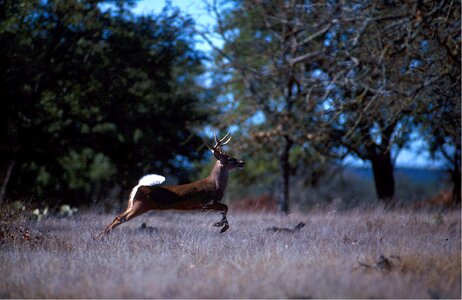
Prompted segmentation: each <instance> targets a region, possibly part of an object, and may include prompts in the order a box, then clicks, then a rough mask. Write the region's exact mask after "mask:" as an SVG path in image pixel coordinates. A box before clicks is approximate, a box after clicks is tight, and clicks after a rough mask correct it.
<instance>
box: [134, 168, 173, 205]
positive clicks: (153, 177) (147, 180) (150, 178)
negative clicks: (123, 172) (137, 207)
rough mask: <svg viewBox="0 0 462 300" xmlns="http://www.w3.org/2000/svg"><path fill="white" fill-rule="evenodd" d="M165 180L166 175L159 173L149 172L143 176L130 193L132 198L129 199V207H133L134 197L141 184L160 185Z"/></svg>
mask: <svg viewBox="0 0 462 300" xmlns="http://www.w3.org/2000/svg"><path fill="white" fill-rule="evenodd" d="M164 181H165V177H164V176H161V175H157V174H148V175H144V176H143V177H141V179H140V181H138V184H137V185H136V186H135V187H134V188H133V189H132V192H131V193H130V199H129V200H128V208H131V207H132V206H133V198H135V194H136V191H137V190H138V188H139V187H140V186H143V185H145V186H153V185H159V184H161V183H162V182H164Z"/></svg>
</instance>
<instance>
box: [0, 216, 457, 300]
mask: <svg viewBox="0 0 462 300" xmlns="http://www.w3.org/2000/svg"><path fill="white" fill-rule="evenodd" d="M114 217H115V216H114V215H96V214H92V213H80V214H77V215H76V216H73V217H67V218H59V217H49V218H45V219H43V220H41V221H39V222H37V221H28V220H27V219H25V218H24V217H21V216H19V217H15V216H10V215H8V216H5V217H4V218H2V219H1V224H0V225H1V228H0V229H1V231H0V243H1V244H0V245H1V247H0V271H1V274H2V279H1V280H0V298H10V297H11V298H32V297H33V298H50V297H51V298H62V297H65V298H87V297H91V298H94V297H97V298H107V297H109V298H121V297H122V298H144V297H148V298H159V297H160V298H178V297H180V298H229V297H232V298H242V297H245V298H309V297H310V298H313V297H314V298H325V297H328V298H377V297H378V298H432V297H433V298H437V297H441V298H460V296H461V252H460V251H461V223H460V211H452V212H448V213H445V214H438V213H429V212H407V211H388V212H385V211H383V210H379V209H378V210H373V211H366V212H365V211H349V212H316V213H315V212H313V213H309V214H293V215H290V216H288V217H282V216H278V215H272V214H243V213H233V212H232V211H231V212H230V214H229V216H228V219H229V221H230V226H231V227H230V229H229V231H228V232H226V233H224V234H221V235H220V234H219V233H218V232H219V229H218V228H215V227H212V226H211V224H212V223H213V222H215V221H218V220H219V219H220V216H219V215H218V214H213V213H175V212H162V213H160V212H153V213H149V214H146V215H144V216H140V217H138V218H136V219H134V220H132V221H130V222H128V223H127V224H124V225H122V226H120V227H119V228H117V229H116V230H115V231H114V232H113V233H112V234H111V235H110V236H109V237H108V238H107V239H104V240H102V241H94V240H93V239H92V235H93V234H95V233H96V232H98V231H99V230H101V229H102V228H103V226H104V225H106V224H107V223H109V222H110V221H111V220H112V219H113V218H114ZM143 222H146V223H147V224H148V225H149V226H151V228H149V227H148V229H147V230H141V229H139V227H140V225H141V224H142V223H143ZM299 222H304V223H305V224H306V226H305V227H304V228H302V229H301V230H299V231H295V232H285V231H281V232H279V231H273V230H268V228H271V227H273V226H276V227H288V228H290V227H293V226H295V225H296V224H298V223H299ZM381 255H383V257H382V259H379V257H380V256H381Z"/></svg>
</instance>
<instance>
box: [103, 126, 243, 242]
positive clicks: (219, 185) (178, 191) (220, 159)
mask: <svg viewBox="0 0 462 300" xmlns="http://www.w3.org/2000/svg"><path fill="white" fill-rule="evenodd" d="M228 136H229V133H228V134H226V135H225V136H224V137H223V138H222V139H218V138H217V136H216V135H215V146H213V147H212V146H210V145H209V144H207V142H205V140H204V143H205V145H206V146H207V147H208V148H209V149H210V150H211V151H212V153H213V155H214V157H215V158H216V159H217V161H216V163H215V166H214V167H213V169H212V171H211V172H210V174H209V176H207V178H205V179H201V180H198V181H194V182H191V183H188V184H182V185H172V186H161V185H159V184H161V183H162V182H163V181H164V180H165V178H164V177H163V176H160V175H155V174H150V175H146V176H144V177H143V178H141V179H140V181H139V183H138V185H136V186H135V187H134V188H133V190H132V192H131V194H130V198H129V200H128V207H127V210H126V211H125V212H124V213H122V214H120V215H119V216H118V217H116V218H115V219H114V221H112V223H110V224H109V225H108V226H107V227H106V228H105V229H104V230H103V231H102V232H101V233H99V234H98V235H97V236H96V237H95V238H97V237H101V236H102V235H105V234H107V233H109V232H111V231H112V229H114V228H115V227H117V226H119V225H120V224H122V223H125V222H127V221H129V220H131V219H133V218H134V217H136V216H139V215H141V214H143V213H145V212H147V211H149V210H168V209H175V210H213V211H219V212H221V214H222V218H221V220H220V221H219V222H217V223H215V224H213V225H214V226H216V227H222V229H221V231H220V233H223V232H225V231H226V230H228V228H229V224H228V220H227V219H226V214H227V212H228V206H226V205H225V204H223V203H220V200H221V199H222V198H223V195H224V193H225V189H226V185H227V183H228V173H229V171H231V170H234V169H243V168H244V165H245V162H244V161H242V160H237V159H236V158H234V157H231V156H229V155H227V154H225V153H224V152H222V151H221V147H222V146H224V145H226V144H227V143H228V142H229V141H230V140H231V136H229V137H228Z"/></svg>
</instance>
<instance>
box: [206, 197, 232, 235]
mask: <svg viewBox="0 0 462 300" xmlns="http://www.w3.org/2000/svg"><path fill="white" fill-rule="evenodd" d="M204 208H205V209H210V210H215V211H219V212H221V215H222V217H221V220H220V221H219V222H216V223H215V224H213V226H216V227H221V226H223V228H222V229H221V230H220V233H223V232H225V231H226V230H228V228H229V224H228V220H227V219H226V214H227V213H228V206H227V205H225V204H223V203H219V202H214V203H211V204H207V205H205V206H204Z"/></svg>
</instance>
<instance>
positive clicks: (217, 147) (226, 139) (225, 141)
mask: <svg viewBox="0 0 462 300" xmlns="http://www.w3.org/2000/svg"><path fill="white" fill-rule="evenodd" d="M213 136H214V138H215V146H213V147H212V146H210V145H209V144H208V143H207V141H206V140H205V139H204V144H205V145H206V146H207V148H209V149H210V150H211V151H212V152H215V151H217V150H218V151H220V147H221V146H224V145H226V144H228V143H229V141H230V140H231V136H230V135H229V132H228V133H227V134H226V135H225V136H224V137H223V138H222V139H218V137H217V134H216V133H214V134H213ZM228 136H229V137H228Z"/></svg>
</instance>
